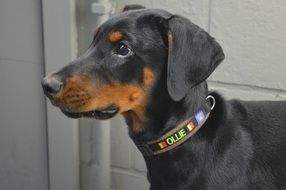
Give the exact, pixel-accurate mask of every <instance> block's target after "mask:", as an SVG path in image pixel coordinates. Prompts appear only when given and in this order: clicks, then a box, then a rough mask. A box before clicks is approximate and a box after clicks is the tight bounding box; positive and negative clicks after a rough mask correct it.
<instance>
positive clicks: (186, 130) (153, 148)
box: [135, 95, 215, 156]
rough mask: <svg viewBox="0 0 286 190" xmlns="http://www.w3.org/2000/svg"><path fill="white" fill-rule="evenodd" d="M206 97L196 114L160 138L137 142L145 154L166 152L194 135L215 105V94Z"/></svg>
mask: <svg viewBox="0 0 286 190" xmlns="http://www.w3.org/2000/svg"><path fill="white" fill-rule="evenodd" d="M206 99H207V102H206V104H204V105H203V106H202V107H201V108H200V109H199V110H198V111H197V112H196V114H195V115H193V116H192V117H191V118H190V119H188V120H186V121H184V122H183V123H181V124H180V125H178V126H177V127H176V128H174V129H172V130H170V131H169V132H167V133H165V134H164V135H163V136H162V137H160V138H159V139H157V140H155V141H150V142H147V143H144V144H143V143H142V144H141V143H140V144H137V143H135V144H136V146H137V148H138V149H139V150H140V152H141V153H142V154H143V156H153V155H157V154H161V153H164V152H166V151H169V150H171V149H173V148H175V147H177V146H179V145H181V144H182V143H184V142H185V141H187V140H188V139H189V138H190V137H191V136H193V135H194V134H195V133H196V132H197V131H198V130H199V129H200V128H201V127H202V126H203V124H204V123H205V122H206V120H207V119H208V117H209V115H210V112H211V110H212V109H213V108H214V106H215V98H214V97H213V96H211V95H209V96H208V97H207V98H206ZM211 104H212V105H211Z"/></svg>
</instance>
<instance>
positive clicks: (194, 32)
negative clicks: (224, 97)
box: [167, 16, 224, 101]
mask: <svg viewBox="0 0 286 190" xmlns="http://www.w3.org/2000/svg"><path fill="white" fill-rule="evenodd" d="M167 35H168V46H169V56H168V66H167V72H168V73H167V87H168V92H169V94H170V96H171V98H172V99H173V100H175V101H179V100H181V99H182V98H183V97H185V95H186V93H187V91H188V90H189V89H190V88H192V87H194V86H196V85H197V84H199V83H200V82H202V81H204V80H205V79H206V78H207V77H208V76H209V75H210V74H211V73H212V72H213V71H214V69H215V68H216V67H217V66H218V65H219V63H220V62H221V61H222V60H223V59H224V53H223V50H222V48H221V46H220V45H219V44H218V43H217V42H216V41H215V39H214V38H212V37H211V36H210V35H209V34H208V33H206V32H205V31H204V30H202V29H201V28H199V27H198V26H197V25H195V24H193V23H191V22H190V21H189V20H188V19H186V18H183V17H181V16H173V17H172V18H171V19H169V20H168V25H167Z"/></svg>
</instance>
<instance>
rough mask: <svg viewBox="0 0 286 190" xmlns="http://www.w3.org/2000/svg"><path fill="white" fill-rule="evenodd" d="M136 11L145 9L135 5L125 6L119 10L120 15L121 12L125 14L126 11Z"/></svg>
mask: <svg viewBox="0 0 286 190" xmlns="http://www.w3.org/2000/svg"><path fill="white" fill-rule="evenodd" d="M136 9H145V7H144V6H142V5H136V4H131V5H125V6H123V8H122V9H121V11H120V13H123V12H126V11H130V10H136Z"/></svg>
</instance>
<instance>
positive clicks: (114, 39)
mask: <svg viewBox="0 0 286 190" xmlns="http://www.w3.org/2000/svg"><path fill="white" fill-rule="evenodd" d="M122 37H123V34H122V32H119V31H116V32H112V33H111V34H110V35H109V40H110V41H111V42H118V41H119V40H121V39H122Z"/></svg>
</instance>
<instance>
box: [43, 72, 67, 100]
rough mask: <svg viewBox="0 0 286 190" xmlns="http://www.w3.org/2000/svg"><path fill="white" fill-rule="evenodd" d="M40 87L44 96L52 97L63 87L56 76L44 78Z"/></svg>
mask: <svg viewBox="0 0 286 190" xmlns="http://www.w3.org/2000/svg"><path fill="white" fill-rule="evenodd" d="M42 86H43V89H44V92H45V94H46V96H48V97H49V98H51V97H54V96H55V95H56V94H57V93H59V91H60V90H61V89H62V87H63V82H62V81H61V80H60V79H59V78H58V77H56V76H46V77H45V78H43V80H42Z"/></svg>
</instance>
